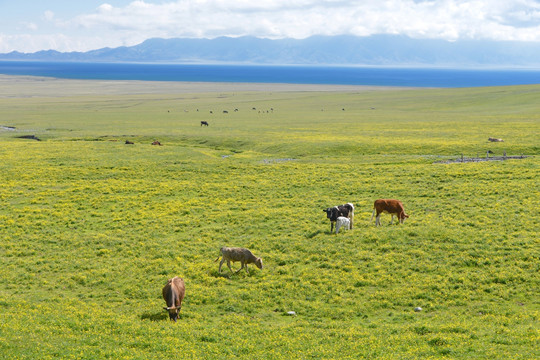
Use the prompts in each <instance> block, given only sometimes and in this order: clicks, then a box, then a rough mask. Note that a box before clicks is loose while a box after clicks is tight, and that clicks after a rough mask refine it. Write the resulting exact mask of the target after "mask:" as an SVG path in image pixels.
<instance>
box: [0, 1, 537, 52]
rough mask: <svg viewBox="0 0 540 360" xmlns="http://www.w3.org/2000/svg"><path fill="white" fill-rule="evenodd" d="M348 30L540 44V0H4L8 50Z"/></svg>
mask: <svg viewBox="0 0 540 360" xmlns="http://www.w3.org/2000/svg"><path fill="white" fill-rule="evenodd" d="M342 34H349V35H357V36H368V35H373V34H402V35H407V36H410V37H413V38H422V39H426V38H434V39H446V40H449V41H455V40H460V39H478V40H488V39H489V40H497V41H505V40H517V41H535V42H540V0H358V1H347V0H138V1H133V0H108V1H107V0H84V1H77V0H47V1H44V0H29V1H25V0H20V1H16V0H15V1H14V0H0V53H5V52H10V51H14V50H17V51H21V52H34V51H38V50H47V49H54V50H58V51H87V50H92V49H98V48H102V47H117V46H124V45H125V46H131V45H135V44H139V43H141V42H143V41H144V40H146V39H149V38H154V37H161V38H173V37H189V38H215V37H218V36H233V37H236V36H244V35H251V36H257V37H264V38H271V39H276V38H287V37H289V38H297V39H301V38H306V37H309V36H312V35H342Z"/></svg>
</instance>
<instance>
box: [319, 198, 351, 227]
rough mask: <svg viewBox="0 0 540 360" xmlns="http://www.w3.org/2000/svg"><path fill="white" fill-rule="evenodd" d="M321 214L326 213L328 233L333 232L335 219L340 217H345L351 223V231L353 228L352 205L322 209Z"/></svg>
mask: <svg viewBox="0 0 540 360" xmlns="http://www.w3.org/2000/svg"><path fill="white" fill-rule="evenodd" d="M323 212H325V213H326V217H327V218H328V219H330V232H332V231H334V224H335V222H336V221H337V218H338V217H340V216H343V217H346V218H348V219H349V220H350V222H351V227H350V228H351V229H352V228H353V218H354V205H353V204H351V203H347V204H344V205H338V206H334V207H331V208H327V209H324V210H323Z"/></svg>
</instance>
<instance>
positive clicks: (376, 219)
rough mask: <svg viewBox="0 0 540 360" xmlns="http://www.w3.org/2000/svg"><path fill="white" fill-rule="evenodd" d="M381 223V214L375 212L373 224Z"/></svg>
mask: <svg viewBox="0 0 540 360" xmlns="http://www.w3.org/2000/svg"><path fill="white" fill-rule="evenodd" d="M379 225H381V214H377V216H376V217H375V226H379Z"/></svg>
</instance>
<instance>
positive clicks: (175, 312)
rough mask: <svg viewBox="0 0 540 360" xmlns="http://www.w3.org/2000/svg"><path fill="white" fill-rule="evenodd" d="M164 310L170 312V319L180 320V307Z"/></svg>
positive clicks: (165, 308)
mask: <svg viewBox="0 0 540 360" xmlns="http://www.w3.org/2000/svg"><path fill="white" fill-rule="evenodd" d="M163 309H164V310H167V311H168V312H169V319H171V320H173V321H176V320H177V319H178V314H179V313H180V308H179V307H174V306H173V307H164V308H163Z"/></svg>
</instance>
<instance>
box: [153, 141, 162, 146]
mask: <svg viewBox="0 0 540 360" xmlns="http://www.w3.org/2000/svg"><path fill="white" fill-rule="evenodd" d="M152 145H159V146H161V143H160V142H159V141H157V140H156V141H154V142H153V143H152Z"/></svg>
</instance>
